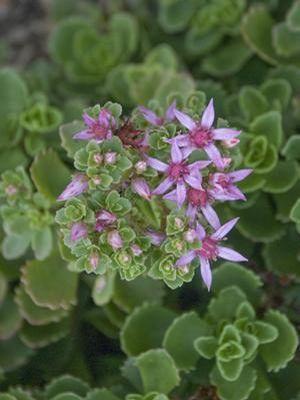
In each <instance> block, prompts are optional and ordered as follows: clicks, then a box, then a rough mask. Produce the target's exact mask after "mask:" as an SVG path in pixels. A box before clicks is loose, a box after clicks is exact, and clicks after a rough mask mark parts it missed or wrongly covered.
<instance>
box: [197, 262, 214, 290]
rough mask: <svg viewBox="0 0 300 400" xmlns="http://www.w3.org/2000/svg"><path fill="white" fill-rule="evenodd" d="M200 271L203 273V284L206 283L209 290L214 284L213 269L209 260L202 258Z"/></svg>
mask: <svg viewBox="0 0 300 400" xmlns="http://www.w3.org/2000/svg"><path fill="white" fill-rule="evenodd" d="M199 258H200V271H201V276H202V279H203V282H204V283H205V285H206V287H207V289H208V290H210V288H211V282H212V275H211V269H210V264H209V261H208V259H207V258H205V257H202V256H200V257H199Z"/></svg>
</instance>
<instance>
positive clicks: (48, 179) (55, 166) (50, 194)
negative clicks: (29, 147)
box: [30, 149, 70, 202]
mask: <svg viewBox="0 0 300 400" xmlns="http://www.w3.org/2000/svg"><path fill="white" fill-rule="evenodd" d="M30 172H31V177H32V180H33V181H34V183H35V185H36V187H37V188H38V190H39V191H40V192H41V193H42V194H43V195H45V196H46V197H47V198H48V199H49V200H51V201H53V202H54V201H56V199H57V197H58V195H59V194H60V193H62V191H63V190H64V189H65V187H66V186H67V184H68V183H69V181H70V172H69V170H68V168H67V167H66V166H65V164H64V163H63V162H62V161H61V160H60V158H59V156H58V155H57V153H56V152H55V151H54V150H52V149H51V150H47V151H45V152H43V153H40V154H39V155H38V156H37V157H36V158H35V160H34V162H33V164H32V165H31V168H30Z"/></svg>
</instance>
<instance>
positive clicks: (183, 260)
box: [176, 218, 247, 290]
mask: <svg viewBox="0 0 300 400" xmlns="http://www.w3.org/2000/svg"><path fill="white" fill-rule="evenodd" d="M238 220H239V218H234V219H231V220H230V221H228V222H226V224H224V225H222V226H220V228H219V229H217V230H216V231H215V232H214V233H213V234H212V235H210V236H207V235H206V232H205V230H204V228H203V227H202V226H201V225H200V224H197V227H196V234H197V239H198V240H199V241H200V242H201V247H200V248H199V249H194V250H190V251H188V252H187V253H186V254H184V255H183V256H182V257H180V258H179V260H178V261H177V263H176V266H177V267H183V266H185V265H188V264H190V263H191V262H192V261H193V260H194V258H199V261H200V272H201V276H202V279H203V281H204V283H205V285H206V286H207V288H208V290H210V287H211V282H212V274H211V268H210V261H211V260H216V259H217V258H223V259H225V260H229V261H237V262H239V261H247V259H246V258H245V257H244V256H242V255H241V254H240V253H238V252H237V251H235V250H232V249H230V248H228V247H223V246H220V244H219V242H221V241H222V240H223V239H224V238H225V236H226V234H227V233H228V232H230V231H231V230H232V228H233V227H234V226H235V224H236V223H237V222H238Z"/></svg>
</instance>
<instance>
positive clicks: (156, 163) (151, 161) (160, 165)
mask: <svg viewBox="0 0 300 400" xmlns="http://www.w3.org/2000/svg"><path fill="white" fill-rule="evenodd" d="M146 161H147V164H148V165H149V166H150V167H152V168H154V169H156V170H157V171H160V172H166V171H167V169H168V168H169V166H168V164H165V163H164V162H162V161H160V160H157V159H156V158H152V157H147V158H146Z"/></svg>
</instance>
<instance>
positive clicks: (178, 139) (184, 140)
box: [166, 134, 190, 147]
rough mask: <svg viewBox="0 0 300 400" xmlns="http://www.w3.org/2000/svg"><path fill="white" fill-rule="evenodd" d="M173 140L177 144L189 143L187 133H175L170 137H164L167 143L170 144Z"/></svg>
mask: <svg viewBox="0 0 300 400" xmlns="http://www.w3.org/2000/svg"><path fill="white" fill-rule="evenodd" d="M174 141H176V142H177V144H178V146H179V147H181V146H187V145H188V144H189V143H190V139H189V135H186V134H185V135H177V136H175V137H173V138H171V139H166V142H167V143H170V144H172V143H173V142H174Z"/></svg>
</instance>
